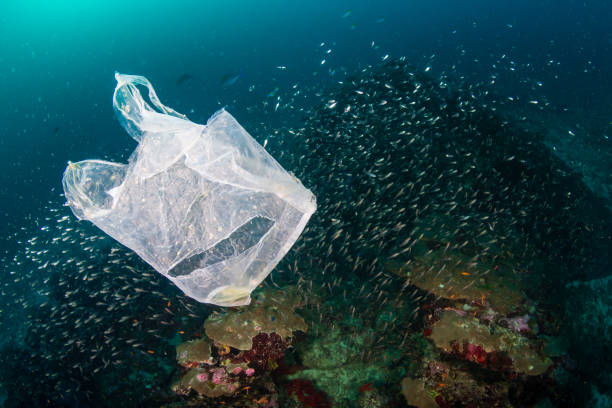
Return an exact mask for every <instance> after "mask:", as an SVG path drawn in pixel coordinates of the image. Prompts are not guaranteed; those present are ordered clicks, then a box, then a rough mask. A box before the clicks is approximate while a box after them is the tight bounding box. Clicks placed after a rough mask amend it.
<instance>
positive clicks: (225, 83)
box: [221, 69, 242, 88]
mask: <svg viewBox="0 0 612 408" xmlns="http://www.w3.org/2000/svg"><path fill="white" fill-rule="evenodd" d="M240 77H242V69H241V70H240V72H239V73H238V74H226V75H223V77H222V78H221V86H222V87H223V88H227V87H229V86H232V85H235V84H236V82H238V80H239V79H240Z"/></svg>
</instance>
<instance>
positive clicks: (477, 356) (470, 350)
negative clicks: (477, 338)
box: [451, 341, 512, 374]
mask: <svg viewBox="0 0 612 408" xmlns="http://www.w3.org/2000/svg"><path fill="white" fill-rule="evenodd" d="M451 349H452V352H451V353H452V354H453V355H454V356H456V357H459V358H461V359H463V360H467V361H470V362H472V363H476V364H478V365H479V366H481V367H486V368H488V369H491V370H494V371H500V372H506V373H508V374H511V373H512V360H511V359H510V357H509V356H508V354H507V353H504V352H500V351H491V352H488V353H487V352H486V351H485V349H484V348H483V347H482V346H480V345H477V344H472V343H468V342H465V343H463V346H462V345H460V344H459V343H458V342H456V341H454V342H453V343H452V344H451Z"/></svg>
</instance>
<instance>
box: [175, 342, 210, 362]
mask: <svg viewBox="0 0 612 408" xmlns="http://www.w3.org/2000/svg"><path fill="white" fill-rule="evenodd" d="M211 346H212V344H211V342H210V341H209V340H207V339H198V340H192V341H187V342H185V343H181V344H179V345H178V346H177V347H176V360H177V362H178V363H179V364H180V365H182V366H185V367H197V366H198V365H200V364H212V363H214V360H213V358H212V350H211Z"/></svg>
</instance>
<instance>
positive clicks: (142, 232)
mask: <svg viewBox="0 0 612 408" xmlns="http://www.w3.org/2000/svg"><path fill="white" fill-rule="evenodd" d="M115 78H116V79H117V87H116V88H115V93H114V96H113V106H114V108H115V112H116V113H117V116H118V118H119V120H120V122H121V123H122V125H123V127H124V128H125V129H126V130H127V132H128V133H129V134H130V136H132V137H133V138H134V139H135V140H136V141H137V142H138V146H137V147H136V149H135V150H134V152H133V153H132V155H131V157H130V159H129V161H128V164H118V163H111V162H107V161H102V160H85V161H81V162H77V163H70V162H69V164H68V167H67V168H66V170H65V172H64V177H63V180H62V182H63V186H64V193H65V196H66V200H67V201H68V205H69V206H70V208H71V209H72V211H73V213H74V214H75V215H76V216H77V217H78V218H79V219H85V220H88V221H91V222H92V223H93V224H95V225H96V226H97V227H99V228H100V229H102V230H103V231H104V232H105V233H107V234H108V235H110V236H111V237H113V238H114V239H116V240H117V241H119V242H121V243H122V244H123V245H125V246H127V247H129V248H130V249H132V250H133V251H134V252H136V253H137V254H138V255H139V256H140V257H141V258H142V259H144V260H145V261H146V262H147V263H149V264H150V265H151V266H152V267H153V268H155V269H156V270H157V271H158V272H159V273H161V274H163V275H164V276H166V277H167V278H168V279H170V280H171V281H172V282H174V283H175V284H176V285H177V286H178V287H179V288H180V289H181V290H182V291H183V292H184V293H185V294H186V295H188V296H190V297H192V298H194V299H196V300H198V301H200V302H205V303H212V304H216V305H220V306H237V305H245V304H248V303H249V302H250V294H251V292H252V290H253V289H255V287H257V285H258V284H259V283H260V282H261V281H262V280H263V279H265V277H266V276H267V275H268V274H269V273H270V271H271V270H272V269H273V268H274V267H275V266H276V264H277V263H278V262H279V261H280V260H281V259H282V257H283V256H284V255H285V254H286V253H287V252H288V251H289V249H290V248H291V247H292V246H293V244H294V243H295V241H296V240H297V239H298V237H299V235H300V234H301V232H302V230H303V229H304V227H305V226H306V223H307V222H308V220H309V218H310V216H311V215H312V214H313V213H314V211H315V210H316V199H315V197H314V195H313V194H312V193H311V192H310V191H309V190H308V189H306V188H305V187H304V186H303V185H302V183H301V182H300V181H299V180H298V179H297V178H295V177H294V176H293V175H291V174H290V173H288V172H287V171H286V170H285V169H283V168H282V167H281V165H280V164H278V162H276V160H274V158H273V157H272V156H270V155H269V154H268V152H266V150H265V149H264V148H263V147H262V146H261V145H259V144H258V143H257V142H256V141H255V139H253V138H252V137H251V136H250V135H249V133H248V132H247V131H246V130H245V129H243V128H242V126H240V124H239V123H238V122H237V121H236V120H235V119H234V117H233V116H232V115H230V114H229V113H228V112H226V111H225V110H223V109H222V110H220V111H218V112H217V113H215V114H214V115H213V116H212V117H211V118H210V119H209V120H208V122H207V123H206V125H200V124H197V123H193V122H191V121H189V120H188V119H187V117H185V116H184V115H182V114H180V113H178V112H176V111H174V110H172V109H171V108H168V107H167V106H164V105H163V104H162V103H161V102H160V101H159V99H158V97H157V95H156V94H155V91H154V89H153V87H152V86H151V84H150V82H149V81H148V80H147V79H146V78H144V77H141V76H135V75H122V74H119V73H116V74H115ZM137 85H139V86H141V87H146V88H147V89H148V99H149V101H150V103H148V102H147V101H145V99H144V98H143V96H142V94H141V93H140V89H139V87H137Z"/></svg>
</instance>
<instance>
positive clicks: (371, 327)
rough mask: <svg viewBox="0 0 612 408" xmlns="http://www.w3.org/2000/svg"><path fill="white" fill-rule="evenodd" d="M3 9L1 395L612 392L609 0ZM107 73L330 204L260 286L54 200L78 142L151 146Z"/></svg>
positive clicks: (9, 401)
mask: <svg viewBox="0 0 612 408" xmlns="http://www.w3.org/2000/svg"><path fill="white" fill-rule="evenodd" d="M0 10H1V13H0V101H2V104H1V106H2V109H1V110H0V166H2V167H1V169H2V171H1V172H0V219H1V223H0V228H2V234H1V235H0V260H1V263H0V265H2V266H1V267H0V290H1V292H0V294H1V297H0V302H1V303H0V333H2V336H0V362H1V363H2V364H0V402H1V404H2V405H3V406H6V407H161V406H165V407H182V406H203V407H220V406H225V407H230V406H234V407H408V406H416V407H494V406H495V407H608V406H612V360H611V359H610V355H611V354H610V353H611V350H610V344H612V320H611V318H610V310H612V283H611V281H610V271H611V269H610V266H611V254H612V214H611V210H612V167H611V166H612V165H611V163H612V161H611V158H612V145H611V143H612V141H611V140H610V137H612V116H611V108H610V107H611V106H612V96H611V95H612V84H611V82H610V74H611V72H612V59H611V57H610V49H611V47H612V34H610V30H609V27H608V26H609V22H610V21H612V7H611V6H610V5H609V4H608V2H605V1H569V0H561V1H543V0H542V1H540V0H538V1H526V0H524V1H523V0H520V1H514V2H493V3H492V2H490V1H472V2H469V3H459V2H452V1H443V0H441V1H434V2H426V1H417V0H415V1H405V2H372V1H355V2H348V1H335V2H331V3H330V2H322V1H310V2H293V3H292V2H289V3H288V2H280V1H267V2H249V1H234V2H202V1H200V2H196V1H185V2H180V3H177V4H172V5H170V4H168V3H166V2H140V1H134V2H115V1H107V2H94V1H90V2H74V1H56V2H40V1H12V0H6V1H3V2H2V4H1V5H0ZM115 72H120V73H125V74H134V75H142V76H145V77H146V78H147V79H149V80H150V81H151V83H152V85H153V86H154V88H155V90H156V92H157V95H158V96H159V98H160V100H161V102H162V103H164V104H165V105H166V106H169V107H171V108H173V109H174V110H176V111H178V112H180V113H182V114H185V115H187V117H188V118H189V119H190V120H191V121H193V122H196V123H206V121H207V119H208V118H209V117H210V116H211V115H212V114H213V113H214V112H216V111H218V110H219V109H221V108H225V109H226V110H227V111H228V112H230V113H231V114H232V115H233V116H234V117H235V118H236V120H237V121H238V122H239V123H240V124H241V125H242V126H243V127H244V128H245V129H246V130H247V131H248V132H249V133H250V134H251V135H252V136H253V137H254V138H255V139H256V140H257V141H258V142H259V143H260V144H261V145H263V146H265V148H266V150H267V151H268V152H269V153H270V154H271V155H272V156H273V157H274V158H276V159H277V160H278V162H279V163H280V164H281V165H282V166H283V167H284V168H285V169H286V170H287V171H290V172H291V173H292V174H294V175H295V176H296V177H297V178H298V179H299V180H301V182H302V183H303V184H304V186H305V187H306V188H308V189H310V190H311V191H312V192H313V193H314V194H315V196H316V197H317V211H316V212H315V213H314V215H313V216H312V218H311V219H310V221H309V223H308V225H307V227H306V229H305V230H304V231H303V232H302V234H301V236H300V238H299V240H298V241H297V242H296V244H295V245H294V246H293V248H292V249H291V250H290V251H289V253H288V254H287V255H286V256H285V258H284V259H283V260H282V261H281V262H280V263H279V264H278V265H277V266H276V268H274V270H273V271H272V272H271V274H270V275H269V276H268V277H267V278H266V279H265V280H264V281H263V282H262V283H261V285H259V286H258V288H257V289H256V291H255V292H254V294H253V301H252V302H251V305H250V306H246V307H241V308H224V307H219V306H215V305H210V304H202V303H199V302H197V301H195V300H194V299H191V298H190V297H188V296H186V295H185V294H183V293H182V292H181V290H180V289H178V288H177V287H176V286H174V285H173V284H172V283H171V282H170V281H169V280H168V279H166V278H165V277H164V276H162V275H161V274H159V273H157V272H156V271H155V270H154V269H153V268H152V267H151V266H150V265H148V264H147V263H146V262H144V261H143V260H142V259H141V258H139V257H138V255H136V254H135V253H134V252H133V251H132V250H130V249H129V248H127V247H125V246H123V245H121V244H120V243H118V242H117V241H115V240H113V239H112V238H111V237H109V236H107V235H106V234H104V233H103V232H102V231H101V230H99V229H97V228H96V227H95V226H94V225H93V224H91V223H90V222H88V221H85V220H81V221H79V220H78V219H77V218H76V217H75V215H74V214H73V213H72V211H71V209H70V208H69V207H68V206H66V205H65V204H66V199H65V197H64V195H63V193H64V192H63V188H62V174H63V172H64V170H65V168H66V166H67V163H68V161H73V162H75V161H79V160H83V159H104V160H110V161H116V162H122V163H125V162H127V160H128V158H129V156H130V154H131V153H132V151H133V150H134V149H135V147H136V143H135V141H134V140H133V139H132V138H130V137H129V135H128V133H126V131H125V130H124V129H123V128H122V127H121V124H120V122H119V121H118V120H117V117H116V115H115V113H114V112H113V105H112V94H113V90H114V88H115V84H116V83H115V78H114V73H115ZM203 249H205V248H203ZM244 339H247V341H246V343H244ZM187 342H191V343H187ZM245 344H246V345H245Z"/></svg>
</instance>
